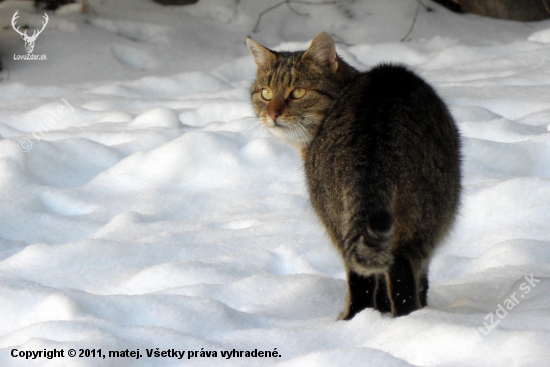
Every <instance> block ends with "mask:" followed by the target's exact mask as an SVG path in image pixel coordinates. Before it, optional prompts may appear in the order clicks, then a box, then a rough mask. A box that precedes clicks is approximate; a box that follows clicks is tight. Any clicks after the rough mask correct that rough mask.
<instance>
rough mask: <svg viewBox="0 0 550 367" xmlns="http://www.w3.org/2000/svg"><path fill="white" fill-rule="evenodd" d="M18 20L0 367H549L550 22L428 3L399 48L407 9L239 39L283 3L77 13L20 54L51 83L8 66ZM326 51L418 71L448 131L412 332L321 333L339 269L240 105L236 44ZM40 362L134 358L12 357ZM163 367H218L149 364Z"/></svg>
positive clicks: (403, 328)
mask: <svg viewBox="0 0 550 367" xmlns="http://www.w3.org/2000/svg"><path fill="white" fill-rule="evenodd" d="M30 3H31V2H19V1H7V2H6V1H5V2H2V3H0V24H1V25H2V29H0V35H1V37H0V51H1V52H2V61H3V64H4V66H5V68H6V69H7V71H4V72H2V73H0V78H3V79H4V80H3V81H2V82H1V83H0V136H1V140H0V188H1V190H0V201H1V205H0V315H2V318H1V321H0V365H1V366H8V367H9V366H38V365H40V366H153V365H154V366H168V365H170V366H172V365H201V366H267V365H280V366H351V367H354V366H400V367H401V366H537V367H540V366H550V348H549V345H550V265H549V264H550V237H549V229H550V224H549V218H550V132H549V131H550V44H549V41H550V21H545V22H538V23H519V22H509V21H499V20H494V19H487V18H481V17H477V16H474V15H456V14H453V13H450V12H448V11H447V10H445V9H443V8H441V7H439V6H438V5H436V4H434V3H431V2H427V1H424V3H425V4H426V5H429V7H430V9H431V10H432V11H428V9H427V7H426V6H423V7H422V8H421V9H420V13H419V16H418V20H417V23H416V25H415V28H414V30H413V32H412V33H411V36H410V37H409V38H408V41H407V42H399V40H400V39H401V38H402V37H403V36H404V35H405V33H406V32H407V30H408V28H409V26H410V24H411V20H412V17H413V16H414V13H415V10H416V6H417V5H416V4H417V3H416V1H413V0H411V1H403V0H371V1H365V2H360V1H357V2H342V3H341V4H339V5H337V6H336V5H322V6H313V5H299V4H295V5H294V8H295V9H296V10H298V11H299V12H301V13H307V14H308V15H307V16H300V15H298V14H296V13H294V12H292V11H291V10H289V9H288V8H287V7H286V6H284V5H283V6H280V7H279V8H277V9H275V10H273V11H271V12H270V13H267V14H266V15H264V17H263V18H262V21H261V23H260V27H259V29H260V31H259V32H258V33H256V34H252V33H251V31H252V29H253V28H254V24H255V22H256V19H257V15H258V14H259V13H260V12H261V11H262V10H264V9H266V8H268V7H269V6H271V5H274V4H276V3H277V1H275V0H274V1H253V0H241V1H234V0H200V1H199V3H198V4H196V5H192V6H187V7H173V8H172V7H161V6H159V5H156V4H154V3H152V2H150V1H148V0H132V1H130V0H116V1H115V0H102V1H101V2H100V1H94V0H90V3H91V5H92V6H93V8H94V10H95V13H96V15H95V16H89V17H87V16H83V15H81V14H79V13H77V12H76V11H75V10H76V9H75V7H74V6H73V7H68V8H64V9H62V10H60V11H58V12H57V13H50V22H49V24H48V26H47V28H46V30H45V31H44V32H43V33H42V34H41V35H40V37H39V38H38V39H37V41H36V46H35V51H34V52H35V54H44V53H45V54H47V57H48V60H47V61H18V60H13V59H12V56H11V55H12V54H14V53H15V54H22V53H24V52H25V51H24V47H23V46H24V45H23V42H22V40H21V38H20V37H19V36H18V35H17V34H16V33H15V32H14V31H13V30H12V29H11V26H10V19H11V16H12V15H13V13H14V12H15V10H18V9H19V10H20V14H21V18H20V19H19V21H20V22H21V24H23V23H26V24H29V25H30V26H31V28H32V27H36V26H39V25H40V22H41V14H40V13H36V12H34V11H33V10H32V8H31V5H30ZM320 31H327V32H329V33H331V34H333V35H334V37H335V39H336V40H337V41H338V44H337V46H338V52H339V53H340V54H341V55H343V56H344V57H345V58H346V59H347V60H349V61H350V62H351V63H353V64H354V65H356V66H358V67H360V68H362V69H367V68H368V67H370V66H372V65H374V64H376V63H378V62H381V61H400V62H404V63H407V64H409V65H411V66H412V67H414V69H415V70H417V71H418V72H419V73H420V74H421V75H423V76H424V77H425V78H426V79H427V80H429V81H430V82H431V83H432V84H433V85H434V86H435V87H436V88H437V90H438V91H439V92H440V94H441V95H442V96H443V97H444V98H445V99H446V101H447V102H448V104H449V105H450V107H451V110H452V112H453V114H454V116H455V118H456V120H457V122H458V124H459V127H460V130H461V133H462V137H463V156H464V164H463V166H464V195H463V199H462V203H463V204H462V208H461V213H460V217H459V219H458V221H457V224H456V228H455V229H454V231H453V232H452V234H451V235H450V236H449V238H448V239H447V240H446V241H445V242H444V244H443V245H442V246H441V248H440V250H439V251H438V253H437V255H436V256H435V257H434V259H433V262H432V264H431V269H430V271H431V272H430V282H431V288H430V292H429V307H427V308H425V309H423V310H420V311H417V312H414V313H413V314H411V315H410V316H407V317H401V318H397V319H392V318H391V317H389V316H388V315H381V314H380V313H378V312H375V311H372V310H365V311H363V312H361V313H360V314H358V315H357V316H356V317H355V318H354V319H353V320H351V321H347V322H346V321H335V318H336V316H337V315H338V313H339V311H340V310H341V309H342V307H343V304H344V295H345V290H346V282H345V274H344V271H343V266H342V262H341V260H340V258H339V255H338V254H337V253H336V251H335V250H334V249H333V248H332V246H331V244H330V243H329V240H328V238H327V236H326V234H325V232H324V229H323V228H322V226H321V225H320V224H319V222H318V221H317V219H316V217H315V215H314V213H313V211H312V209H311V207H310V204H309V202H308V197H307V192H306V190H305V185H304V177H303V170H302V165H301V164H302V163H301V160H300V157H299V154H298V153H297V152H295V151H294V150H293V148H292V147H289V146H287V145H285V144H284V143H281V142H279V141H277V140H276V139H275V138H273V137H272V136H270V135H269V134H267V133H266V131H265V129H262V128H261V127H260V125H259V124H257V120H256V119H255V118H254V116H253V112H252V109H251V106H250V103H249V92H248V88H249V86H250V84H251V82H252V80H253V78H254V65H253V62H252V58H251V57H250V55H249V54H248V50H247V49H246V46H245V44H244V39H245V38H246V36H247V35H250V34H252V36H253V37H254V38H255V39H256V40H257V41H259V42H261V43H263V44H265V45H267V46H271V47H275V48H278V49H297V48H300V47H302V48H303V47H306V46H307V44H308V41H309V40H310V39H311V38H312V37H313V36H314V35H315V34H316V33H318V32H320ZM8 71H9V72H8ZM25 139H26V140H25ZM29 148H30V150H29ZM27 150H28V151H27ZM525 277H527V279H529V280H530V281H531V283H532V284H530V283H529V282H528V280H527V279H526V278H525ZM531 277H532V279H533V280H531ZM526 287H528V288H529V292H525V290H526V289H527V288H526ZM510 297H516V299H517V300H518V302H517V304H515V305H513V307H512V306H511V307H512V308H511V309H509V310H507V311H506V313H505V312H504V311H502V310H501V308H500V307H503V305H510V303H509V302H510ZM506 300H508V303H505V302H506ZM490 313H493V318H494V320H493V324H497V323H498V325H496V326H495V327H494V329H492V330H490V331H488V329H487V327H486V326H484V323H487V324H488V325H489V323H490V322H491V320H490V316H488V315H490ZM500 316H502V318H500ZM485 334H487V335H485ZM54 348H57V349H58V350H59V349H64V350H65V353H67V351H68V350H69V349H70V348H74V349H76V350H78V349H81V348H83V349H99V348H101V349H102V351H103V353H104V354H105V353H107V352H108V351H109V350H125V349H127V348H128V349H129V350H137V349H139V350H140V352H141V353H142V355H144V357H143V358H141V359H139V360H135V359H132V358H118V359H115V358H111V359H109V358H106V359H98V358H78V357H76V358H69V357H66V358H64V359H51V360H49V359H43V358H42V359H37V360H34V361H30V360H25V359H22V358H13V357H12V356H11V351H12V350H13V349H18V350H27V351H29V350H34V351H39V350H44V349H47V350H52V349H54ZM155 348H159V350H168V349H172V348H173V349H176V350H186V351H189V350H192V351H198V352H200V350H201V348H203V350H205V351H206V350H207V351H217V353H218V356H217V357H216V358H201V357H200V356H198V357H197V358H191V359H187V355H186V356H185V357H184V359H182V360H177V359H175V358H146V357H145V354H146V353H145V350H146V349H155ZM274 348H277V351H278V353H279V354H280V355H281V357H276V358H245V357H243V358H231V359H226V358H222V357H221V356H220V354H221V351H226V350H233V349H236V350H243V351H246V350H254V349H259V350H264V351H273V350H274ZM199 355H200V353H199Z"/></svg>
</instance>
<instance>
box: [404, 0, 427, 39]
mask: <svg viewBox="0 0 550 367" xmlns="http://www.w3.org/2000/svg"><path fill="white" fill-rule="evenodd" d="M416 1H417V2H418V6H417V7H416V12H415V13H414V18H413V21H412V23H411V27H410V28H409V31H408V32H407V34H406V35H405V37H403V38H402V39H401V42H404V41H405V40H406V39H407V37H409V35H410V34H411V32H412V30H413V28H414V25H415V24H416V18H417V17H418V11H419V10H420V6H421V5H422V0H416Z"/></svg>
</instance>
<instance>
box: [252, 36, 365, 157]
mask: <svg viewBox="0 0 550 367" xmlns="http://www.w3.org/2000/svg"><path fill="white" fill-rule="evenodd" d="M246 43H247V44H248V48H249V49H250V52H251V53H252V56H253V57H254V61H255V62H256V66H257V70H256V81H255V82H254V85H253V86H252V105H253V107H254V111H255V113H256V115H257V116H258V118H259V119H260V121H261V122H262V124H263V125H264V126H265V127H266V128H267V129H268V130H269V131H270V132H271V133H273V134H274V135H275V136H277V137H278V138H280V139H283V140H285V141H288V142H290V143H292V144H294V145H296V146H297V147H298V148H300V149H304V148H307V146H308V145H309V143H310V142H311V140H312V139H313V137H314V136H315V134H316V132H317V129H318V128H319V126H320V124H321V123H322V121H323V120H324V118H325V116H326V114H327V112H328V110H329V108H330V107H331V105H332V102H333V101H334V99H335V98H337V97H338V95H339V94H340V91H341V89H342V88H343V87H344V86H345V84H346V83H347V81H348V80H349V79H350V78H351V77H352V76H353V75H355V74H356V73H357V71H356V70H355V69H353V68H352V67H351V66H349V65H348V64H346V63H345V62H344V61H343V60H342V59H341V58H340V57H338V55H337V54H336V49H335V46H334V40H333V39H332V37H330V36H329V35H328V34H327V33H325V32H321V33H319V34H318V35H317V36H315V38H313V40H312V41H311V45H310V46H309V48H308V49H307V50H306V51H295V52H277V51H272V50H270V49H268V48H266V47H264V46H262V45H260V44H259V43H257V42H255V41H253V40H252V39H250V38H247V39H246Z"/></svg>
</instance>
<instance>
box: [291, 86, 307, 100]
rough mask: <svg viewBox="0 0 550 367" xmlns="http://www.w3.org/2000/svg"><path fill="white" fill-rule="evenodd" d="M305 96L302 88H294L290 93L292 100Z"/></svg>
mask: <svg viewBox="0 0 550 367" xmlns="http://www.w3.org/2000/svg"><path fill="white" fill-rule="evenodd" d="M304 94H306V90H305V89H304V88H296V89H294V90H293V91H292V98H294V99H300V98H302V97H303V96H304Z"/></svg>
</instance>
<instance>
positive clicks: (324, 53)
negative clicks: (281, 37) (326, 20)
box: [302, 32, 338, 72]
mask: <svg viewBox="0 0 550 367" xmlns="http://www.w3.org/2000/svg"><path fill="white" fill-rule="evenodd" d="M302 58H311V59H313V60H314V61H316V62H318V63H319V64H321V65H325V66H327V67H328V68H329V69H330V70H331V71H332V72H336V70H338V57H337V56H336V46H335V45H334V40H333V39H332V37H331V36H329V34H328V33H325V32H321V33H319V34H318V35H316V36H315V37H314V38H313V40H312V41H311V45H309V48H308V49H307V51H306V53H305V54H304V56H302Z"/></svg>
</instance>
